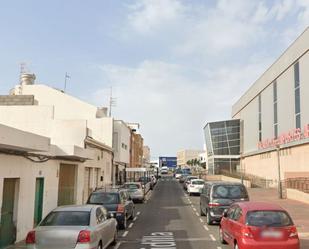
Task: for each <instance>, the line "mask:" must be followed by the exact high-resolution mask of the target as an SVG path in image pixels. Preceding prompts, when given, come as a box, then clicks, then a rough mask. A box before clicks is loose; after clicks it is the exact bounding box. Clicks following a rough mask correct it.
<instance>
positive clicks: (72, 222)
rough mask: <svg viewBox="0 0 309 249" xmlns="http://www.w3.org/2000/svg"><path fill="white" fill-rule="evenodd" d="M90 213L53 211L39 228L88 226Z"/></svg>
mask: <svg viewBox="0 0 309 249" xmlns="http://www.w3.org/2000/svg"><path fill="white" fill-rule="evenodd" d="M89 220H90V212H87V211H55V212H51V213H49V215H47V216H46V218H45V219H44V220H43V221H42V223H41V224H40V226H88V225H89Z"/></svg>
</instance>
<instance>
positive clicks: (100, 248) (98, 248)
mask: <svg viewBox="0 0 309 249" xmlns="http://www.w3.org/2000/svg"><path fill="white" fill-rule="evenodd" d="M97 249H102V242H101V241H100V243H99V245H98V247H97Z"/></svg>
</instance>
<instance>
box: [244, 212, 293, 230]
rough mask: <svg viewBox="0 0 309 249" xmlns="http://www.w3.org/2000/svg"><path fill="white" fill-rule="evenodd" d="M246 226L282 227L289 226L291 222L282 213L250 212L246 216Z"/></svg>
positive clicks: (284, 213)
mask: <svg viewBox="0 0 309 249" xmlns="http://www.w3.org/2000/svg"><path fill="white" fill-rule="evenodd" d="M246 225H249V226H256V227H264V226H266V227H284V226H291V225H293V222H292V220H291V218H290V216H289V215H288V214H287V213H286V212H284V211H279V210H278V211H276V210H274V211H269V210H266V211H251V212H249V213H248V214H247V218H246Z"/></svg>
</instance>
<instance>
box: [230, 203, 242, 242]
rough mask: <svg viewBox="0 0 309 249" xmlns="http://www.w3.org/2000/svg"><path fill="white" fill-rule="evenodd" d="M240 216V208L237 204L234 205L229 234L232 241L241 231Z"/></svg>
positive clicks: (237, 237)
mask: <svg viewBox="0 0 309 249" xmlns="http://www.w3.org/2000/svg"><path fill="white" fill-rule="evenodd" d="M241 218H242V209H241V207H239V206H238V205H235V211H234V212H233V215H232V216H231V218H230V222H229V224H230V228H229V230H230V234H231V237H232V238H231V239H232V240H233V241H234V239H236V240H238V239H239V237H240V233H241V228H242V224H241Z"/></svg>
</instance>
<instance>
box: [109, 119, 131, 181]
mask: <svg viewBox="0 0 309 249" xmlns="http://www.w3.org/2000/svg"><path fill="white" fill-rule="evenodd" d="M130 144H131V129H130V127H128V125H127V124H126V123H125V122H124V121H122V120H114V132H113V149H114V169H115V171H114V179H115V181H114V182H115V183H116V184H117V185H119V184H122V183H123V182H124V181H125V178H126V176H125V169H126V168H127V167H130V148H131V147H130V146H131V145H130Z"/></svg>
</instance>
